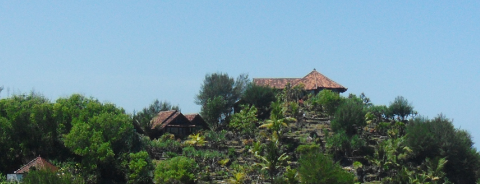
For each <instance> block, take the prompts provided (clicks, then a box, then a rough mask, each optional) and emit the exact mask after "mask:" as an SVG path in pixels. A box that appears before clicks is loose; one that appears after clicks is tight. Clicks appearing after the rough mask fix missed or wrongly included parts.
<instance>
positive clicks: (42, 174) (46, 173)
mask: <svg viewBox="0 0 480 184" xmlns="http://www.w3.org/2000/svg"><path fill="white" fill-rule="evenodd" d="M22 183H25V184H57V183H58V184H80V183H85V181H83V179H82V178H80V177H73V176H72V175H70V174H69V173H64V174H62V175H58V174H57V173H55V172H52V171H50V170H47V169H41V170H34V169H33V170H30V171H29V172H28V174H26V175H25V177H24V178H23V180H22Z"/></svg>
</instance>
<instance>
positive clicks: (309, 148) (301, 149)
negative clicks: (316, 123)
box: [295, 144, 320, 154]
mask: <svg viewBox="0 0 480 184" xmlns="http://www.w3.org/2000/svg"><path fill="white" fill-rule="evenodd" d="M295 152H297V154H306V153H320V146H319V145H316V144H309V145H300V146H298V147H297V149H296V150H295Z"/></svg>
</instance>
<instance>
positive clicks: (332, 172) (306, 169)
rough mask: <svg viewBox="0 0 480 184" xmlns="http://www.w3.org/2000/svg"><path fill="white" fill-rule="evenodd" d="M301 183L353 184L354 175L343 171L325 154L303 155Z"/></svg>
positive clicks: (300, 164) (300, 161)
mask: <svg viewBox="0 0 480 184" xmlns="http://www.w3.org/2000/svg"><path fill="white" fill-rule="evenodd" d="M298 163H299V167H298V173H299V175H300V181H301V183H305V184H331V183H336V184H353V183H354V178H355V177H354V175H353V174H352V173H349V172H347V171H345V170H343V169H342V168H341V167H340V166H339V165H338V164H336V163H335V162H333V160H332V159H331V158H330V157H328V156H325V155H323V154H318V153H316V154H314V153H306V154H302V155H301V157H300V160H299V161H298Z"/></svg>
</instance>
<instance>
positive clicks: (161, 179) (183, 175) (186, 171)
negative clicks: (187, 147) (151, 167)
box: [154, 156, 197, 184]
mask: <svg viewBox="0 0 480 184" xmlns="http://www.w3.org/2000/svg"><path fill="white" fill-rule="evenodd" d="M196 168H197V163H195V160H193V159H190V158H187V157H184V156H179V157H175V158H172V159H169V160H165V161H161V162H160V163H159V164H158V165H157V168H156V169H155V179H154V181H155V182H156V183H185V184H190V183H194V179H195V170H196Z"/></svg>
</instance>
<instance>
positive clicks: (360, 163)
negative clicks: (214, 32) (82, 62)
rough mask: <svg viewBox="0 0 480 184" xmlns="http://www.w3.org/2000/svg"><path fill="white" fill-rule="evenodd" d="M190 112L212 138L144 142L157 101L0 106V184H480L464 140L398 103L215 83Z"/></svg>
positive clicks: (24, 101)
mask: <svg viewBox="0 0 480 184" xmlns="http://www.w3.org/2000/svg"><path fill="white" fill-rule="evenodd" d="M195 103H197V104H198V105H201V106H202V111H201V112H200V113H201V115H202V117H203V118H204V119H205V120H206V121H207V123H209V125H210V130H206V131H199V132H197V133H195V134H192V135H190V136H189V137H187V138H183V139H182V138H179V137H175V136H174V135H172V134H164V135H162V136H161V137H159V138H158V139H153V140H152V139H150V138H149V132H150V127H151V124H150V120H151V119H152V118H153V117H155V115H156V114H157V113H158V112H160V111H163V110H171V109H179V107H178V106H172V105H171V104H170V103H169V102H166V101H163V102H161V101H158V100H156V101H154V102H153V103H152V104H151V105H150V106H148V107H146V108H144V109H143V110H141V111H139V112H136V113H134V114H127V113H125V111H124V110H123V109H122V108H120V107H117V106H116V105H115V104H111V103H102V102H100V101H98V100H97V99H95V98H93V97H85V96H83V95H78V94H73V95H71V96H69V97H66V98H59V99H57V100H56V101H55V102H52V101H50V100H49V99H46V98H45V97H43V96H42V95H40V94H38V93H30V94H22V95H14V96H12V97H8V98H3V99H0V153H1V157H0V172H1V175H0V182H1V183H8V182H7V181H6V174H10V173H13V171H15V170H17V169H18V168H20V167H21V166H22V165H24V164H26V163H28V162H29V161H30V160H32V159H34V158H36V157H37V156H41V157H43V158H46V159H47V160H50V161H51V162H52V163H53V164H54V165H56V166H57V167H59V168H60V169H59V170H58V171H57V172H56V173H52V172H49V171H44V170H33V171H30V172H29V173H28V174H27V175H26V176H25V178H24V180H23V183H187V184H188V183H239V184H240V183H275V184H296V183H306V184H323V183H325V184H327V183H346V184H350V183H351V184H353V183H392V184H397V183H398V184H400V183H432V184H437V183H438V184H441V183H457V184H469V183H471V184H475V183H480V180H479V179H480V154H479V152H478V151H477V150H476V149H475V148H474V147H473V142H472V139H471V136H470V134H469V133H468V132H467V131H465V130H461V129H456V128H455V127H454V126H453V124H452V121H451V120H450V119H448V118H447V117H445V116H443V115H441V114H440V115H438V116H437V117H434V118H433V119H428V118H426V117H423V116H421V115H419V113H417V112H416V111H415V109H414V107H413V105H412V104H411V103H410V102H408V100H407V99H405V98H403V97H401V96H399V97H397V98H395V99H393V101H392V102H391V103H390V104H388V105H375V104H373V103H372V102H371V100H370V99H369V98H368V97H367V96H365V95H364V94H360V95H358V96H357V95H354V94H350V95H348V96H346V97H343V96H340V95H339V94H337V93H334V92H331V91H329V90H322V91H321V92H320V93H318V94H317V95H314V94H310V93H307V92H306V91H305V90H303V87H302V86H301V85H298V86H293V87H292V86H289V85H287V86H286V88H285V89H283V90H282V91H277V90H275V89H271V88H268V87H262V86H256V85H254V84H252V83H250V82H249V80H248V77H247V76H246V75H241V76H239V77H238V78H237V79H234V78H231V77H229V76H228V75H227V74H223V73H215V74H208V75H206V77H205V81H204V83H203V85H202V87H201V89H200V90H199V94H198V95H197V97H196V98H195ZM233 108H235V110H236V112H235V113H233V111H232V109H233Z"/></svg>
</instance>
